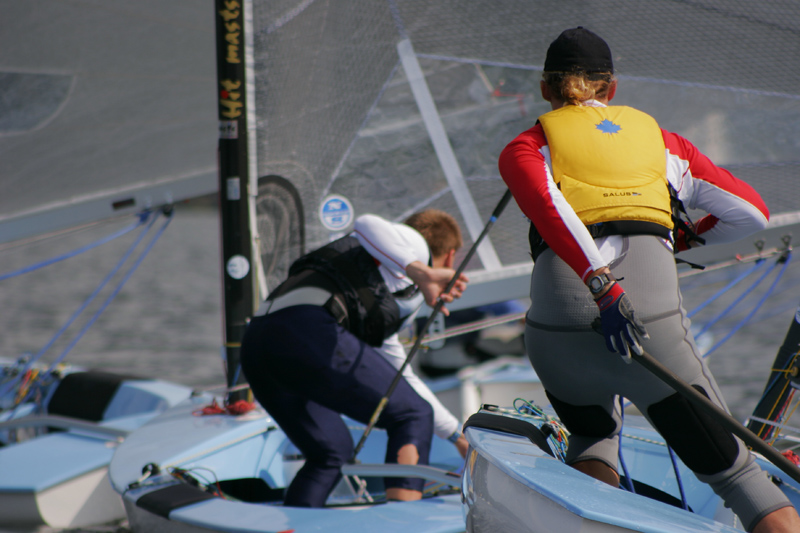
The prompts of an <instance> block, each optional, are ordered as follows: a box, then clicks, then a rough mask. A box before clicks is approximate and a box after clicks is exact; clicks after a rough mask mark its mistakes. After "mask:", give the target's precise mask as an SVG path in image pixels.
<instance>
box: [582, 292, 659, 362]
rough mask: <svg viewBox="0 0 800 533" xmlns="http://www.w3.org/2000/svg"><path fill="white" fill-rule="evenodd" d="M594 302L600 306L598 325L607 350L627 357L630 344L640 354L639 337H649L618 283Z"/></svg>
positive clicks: (641, 351)
mask: <svg viewBox="0 0 800 533" xmlns="http://www.w3.org/2000/svg"><path fill="white" fill-rule="evenodd" d="M595 303H596V304H597V307H599V308H600V325H601V328H602V330H603V336H604V337H605V338H606V346H607V347H608V350H609V351H610V352H619V353H620V354H621V355H622V356H623V357H625V358H629V357H630V353H629V352H628V345H629V344H630V346H631V348H632V349H633V351H634V352H636V353H637V354H639V355H642V353H643V350H642V344H641V339H649V338H650V335H648V334H647V331H646V330H645V329H644V324H642V322H641V321H640V320H639V319H638V318H636V317H635V316H634V310H633V304H631V300H630V298H628V295H627V294H626V293H625V291H624V290H623V289H622V287H620V285H619V283H614V284H613V285H612V286H611V288H610V289H609V290H608V292H607V293H605V294H604V295H603V296H602V297H601V298H599V299H598V300H596V301H595Z"/></svg>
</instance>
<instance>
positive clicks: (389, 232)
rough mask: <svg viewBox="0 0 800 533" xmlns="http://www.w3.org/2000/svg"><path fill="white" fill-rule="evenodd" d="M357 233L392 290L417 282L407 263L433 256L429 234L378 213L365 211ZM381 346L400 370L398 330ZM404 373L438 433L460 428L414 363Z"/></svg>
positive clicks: (402, 359) (402, 356) (443, 434)
mask: <svg viewBox="0 0 800 533" xmlns="http://www.w3.org/2000/svg"><path fill="white" fill-rule="evenodd" d="M353 235H355V237H356V238H357V239H358V242H359V243H360V244H361V246H363V247H364V248H365V249H366V250H367V252H369V254H370V255H371V256H372V257H374V258H375V260H376V261H377V262H378V271H379V272H380V273H381V276H382V277H383V280H384V281H385V282H386V285H387V287H388V288H389V290H390V291H391V292H396V291H400V290H403V289H405V288H407V287H409V286H410V285H413V283H414V282H413V281H411V278H409V277H408V275H406V267H407V266H408V265H409V264H411V263H413V262H414V261H420V262H422V263H424V264H426V265H427V264H428V262H429V260H430V250H429V249H428V243H427V242H425V238H424V237H423V236H422V235H421V234H420V233H419V232H418V231H417V230H415V229H414V228H412V227H410V226H406V225H405V224H398V223H395V222H390V221H388V220H385V219H383V218H381V217H379V216H377V215H370V214H367V215H361V216H360V217H358V218H357V219H356V221H355V226H354V228H353ZM418 310H419V306H418V307H417V309H416V310H414V312H413V313H412V314H411V316H410V317H409V320H413V317H414V315H415V314H416V313H417V311H418ZM377 350H378V352H379V353H380V354H381V355H383V357H385V358H386V360H387V361H389V362H390V363H391V364H392V366H394V367H395V368H396V369H398V370H399V369H400V367H402V366H403V363H404V362H405V360H406V351H405V348H403V345H402V344H401V343H400V338H399V336H398V335H397V333H395V334H394V335H392V336H391V337H389V338H387V339H386V340H385V341H384V342H383V345H382V346H381V347H380V348H378V349H377ZM403 377H404V378H405V379H406V381H407V382H408V383H409V385H411V386H412V387H413V388H414V390H415V391H417V394H419V395H420V396H421V397H422V398H424V399H425V400H426V401H427V402H428V403H429V404H431V407H432V408H433V430H434V433H435V434H436V436H437V437H441V438H443V439H446V438H448V437H449V436H450V435H452V434H453V433H455V432H456V431H458V429H459V426H460V424H459V422H458V419H457V418H456V417H455V416H454V415H453V414H452V413H451V412H450V411H448V410H447V408H446V407H445V406H444V405H442V402H440V401H439V399H438V398H437V397H436V396H435V395H434V394H433V392H432V391H431V390H430V389H429V388H428V386H427V385H425V383H424V382H423V381H422V379H420V377H419V376H417V375H416V374H415V373H414V370H413V369H412V368H411V365H408V366H406V368H405V370H404V371H403Z"/></svg>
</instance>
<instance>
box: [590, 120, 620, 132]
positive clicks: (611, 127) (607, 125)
mask: <svg viewBox="0 0 800 533" xmlns="http://www.w3.org/2000/svg"><path fill="white" fill-rule="evenodd" d="M595 128H597V129H598V130H600V131H602V132H603V133H617V132H618V131H619V130H621V129H622V126H619V125H618V124H614V123H613V122H611V121H610V120H608V119H605V120H603V122H601V123H600V124H597V125H596V126H595Z"/></svg>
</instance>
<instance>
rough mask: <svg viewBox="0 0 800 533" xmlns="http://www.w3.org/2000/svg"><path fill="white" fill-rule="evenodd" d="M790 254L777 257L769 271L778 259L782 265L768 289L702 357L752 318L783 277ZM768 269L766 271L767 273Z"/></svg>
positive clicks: (709, 353) (720, 344)
mask: <svg viewBox="0 0 800 533" xmlns="http://www.w3.org/2000/svg"><path fill="white" fill-rule="evenodd" d="M791 256H792V254H791V252H789V253H787V254H786V256H785V258H783V257H782V258H781V259H779V260H778V261H776V262H775V265H773V266H772V268H770V269H769V271H771V270H772V269H773V268H775V266H777V264H778V262H780V261H783V266H782V267H781V270H780V272H778V275H777V276H775V280H774V281H773V282H772V285H770V286H769V289H767V291H766V292H765V293H764V295H763V296H762V297H761V299H760V300H759V301H758V302H757V303H756V305H755V307H753V310H752V311H750V312H749V313H748V314H747V316H745V317H744V318H743V319H742V320H741V321H740V322H739V323H738V324H736V326H735V327H734V328H732V329H731V330H730V331H729V332H728V334H727V335H725V336H724V337H723V338H722V339H720V341H719V342H718V343H717V344H715V345H714V346H712V347H711V348H709V350H708V351H707V352H706V353H705V354H703V358H706V357H708V356H709V355H711V354H712V353H713V352H714V351H715V350H716V349H717V348H719V347H720V346H722V345H723V344H724V343H725V342H726V341H727V340H728V339H730V338H731V336H733V334H734V333H736V332H737V331H739V330H740V329H741V328H742V326H744V325H745V324H746V323H747V322H748V321H749V320H750V319H751V318H753V315H755V314H756V312H757V311H758V310H759V309H761V306H762V305H764V302H766V301H767V298H769V297H770V296H771V295H772V293H773V291H774V290H775V286H776V285H777V284H778V282H779V281H780V280H781V278H782V277H783V274H784V272H786V268H787V267H788V266H789V261H790V260H791ZM769 271H767V273H768V272H769ZM761 279H763V276H762V277H761ZM761 279H759V283H760V282H761ZM698 336H699V335H698Z"/></svg>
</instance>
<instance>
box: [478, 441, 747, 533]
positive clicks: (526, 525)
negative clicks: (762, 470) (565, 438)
mask: <svg viewBox="0 0 800 533" xmlns="http://www.w3.org/2000/svg"><path fill="white" fill-rule="evenodd" d="M465 435H466V437H467V440H468V441H469V442H470V452H469V456H468V460H467V468H466V470H465V473H464V479H463V484H462V500H463V501H464V514H465V517H466V527H467V531H471V532H486V531H506V532H514V531H526V532H530V531H535V532H537V533H549V532H553V533H555V532H562V531H570V532H586V533H589V532H591V533H600V532H602V533H610V532H623V531H641V532H648V533H679V532H680V533H688V532H690V531H691V532H709V533H710V532H715V533H722V532H725V533H733V532H735V531H741V527H740V525H739V524H738V522H737V520H736V517H735V516H734V515H732V514H731V513H730V511H729V510H727V509H725V508H724V506H723V505H722V503H721V501H720V500H719V498H716V496H715V495H713V493H712V492H711V491H710V489H708V487H707V486H705V485H703V484H702V483H700V482H699V481H698V480H697V479H696V478H694V476H693V475H692V474H691V472H689V471H688V470H687V469H685V466H683V465H681V467H680V468H681V477H682V478H683V482H684V487H685V491H686V495H687V502H688V505H689V508H690V509H692V511H693V512H690V511H686V510H684V509H683V508H680V507H679V506H676V505H673V504H674V503H676V502H675V501H674V500H675V498H674V494H673V495H672V496H670V493H673V492H676V491H675V489H674V487H673V486H672V485H671V484H670V472H669V468H671V466H670V461H669V458H668V456H667V454H668V452H667V451H666V448H665V447H664V446H663V441H662V440H661V439H660V437H659V436H658V435H657V433H655V431H653V430H652V429H649V430H648V429H647V428H646V427H643V426H640V427H635V428H632V429H631V433H630V435H631V438H630V440H629V439H625V440H629V442H626V443H623V446H624V448H623V453H624V457H625V461H626V463H627V465H628V467H629V472H630V475H631V477H632V478H633V479H634V480H636V481H637V482H641V483H644V484H645V485H647V486H648V487H649V488H651V489H655V490H654V492H655V493H659V494H660V496H663V501H658V500H657V499H653V498H650V497H645V496H643V495H641V494H634V493H631V492H628V491H626V490H621V489H617V488H612V487H610V486H609V485H606V484H604V483H601V482H600V481H597V480H595V479H592V478H590V477H589V476H586V475H584V474H582V473H580V472H578V471H576V470H574V469H572V468H570V467H567V466H566V465H564V464H563V463H562V462H561V461H559V460H557V459H555V458H554V457H552V456H551V455H549V454H548V453H547V452H546V451H544V450H543V449H542V448H540V447H539V446H537V445H536V444H533V442H532V441H531V440H529V439H528V438H527V437H525V436H520V435H515V434H511V433H507V432H503V431H498V430H495V429H487V428H482V427H467V429H466V431H465ZM672 478H673V479H674V475H672ZM640 492H642V493H643V491H640ZM670 500H673V501H672V503H673V504H670V503H666V502H670Z"/></svg>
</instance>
